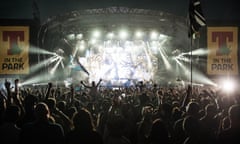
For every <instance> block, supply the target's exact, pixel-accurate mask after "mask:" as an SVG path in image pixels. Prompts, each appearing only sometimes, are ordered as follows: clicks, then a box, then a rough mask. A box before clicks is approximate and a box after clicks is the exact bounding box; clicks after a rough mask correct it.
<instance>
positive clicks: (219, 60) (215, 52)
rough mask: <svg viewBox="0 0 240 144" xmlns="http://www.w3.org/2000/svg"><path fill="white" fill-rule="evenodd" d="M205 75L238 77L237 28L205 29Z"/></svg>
mask: <svg viewBox="0 0 240 144" xmlns="http://www.w3.org/2000/svg"><path fill="white" fill-rule="evenodd" d="M207 37H208V39H207V40H208V41H207V46H208V59H207V73H208V74H209V75H238V55H237V54H238V50H237V49H238V28H237V27H208V28H207Z"/></svg>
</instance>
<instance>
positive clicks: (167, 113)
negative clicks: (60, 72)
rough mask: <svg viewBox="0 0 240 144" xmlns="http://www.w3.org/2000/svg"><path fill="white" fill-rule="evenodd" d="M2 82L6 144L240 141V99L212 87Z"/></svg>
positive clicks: (1, 136) (0, 111) (1, 125)
mask: <svg viewBox="0 0 240 144" xmlns="http://www.w3.org/2000/svg"><path fill="white" fill-rule="evenodd" d="M2 83H3V84H4V87H5V90H6V91H1V93H0V143H1V144H5V143H6V144H16V143H19V144H28V143H29V144H45V143H51V144H75V143H78V144H239V143H240V105H239V95H238V94H237V93H233V94H227V93H224V92H222V91H221V89H215V88H213V87H210V86H204V87H200V86H186V87H178V86H172V87H163V86H160V85H159V84H155V83H152V84H148V85H147V84H146V83H145V82H139V83H138V84H136V85H132V86H128V87H119V88H114V89H112V88H107V87H102V86H101V79H100V80H99V82H97V83H95V82H92V83H91V84H88V83H87V82H83V81H81V82H79V84H78V85H79V88H80V89H76V86H75V85H71V86H70V87H63V86H54V85H53V83H52V82H49V83H48V84H47V85H45V86H34V87H19V83H20V80H19V79H16V80H15V81H14V88H12V85H11V83H10V82H9V81H7V80H6V81H4V82H2Z"/></svg>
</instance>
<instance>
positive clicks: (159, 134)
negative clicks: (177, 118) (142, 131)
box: [148, 119, 170, 144]
mask: <svg viewBox="0 0 240 144" xmlns="http://www.w3.org/2000/svg"><path fill="white" fill-rule="evenodd" d="M148 143H149V144H170V138H169V136H168V130H167V128H166V125H165V124H164V123H163V121H162V120H161V119H156V120H154V121H153V125H152V130H151V132H150V135H149V138H148Z"/></svg>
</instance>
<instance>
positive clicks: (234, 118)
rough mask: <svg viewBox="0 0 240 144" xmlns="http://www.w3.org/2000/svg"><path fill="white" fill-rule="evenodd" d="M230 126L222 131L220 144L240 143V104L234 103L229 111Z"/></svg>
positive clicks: (219, 139) (219, 138)
mask: <svg viewBox="0 0 240 144" xmlns="http://www.w3.org/2000/svg"><path fill="white" fill-rule="evenodd" d="M228 115H229V120H230V127H229V128H227V129H225V130H223V131H222V132H220V134H219V136H218V144H239V143H240V105H237V104H236V105H233V106H231V107H230V108H229V111H228Z"/></svg>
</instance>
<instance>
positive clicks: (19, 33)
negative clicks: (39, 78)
mask: <svg viewBox="0 0 240 144" xmlns="http://www.w3.org/2000/svg"><path fill="white" fill-rule="evenodd" d="M28 51H29V27H28V26H0V66H1V67H0V74H28V73H29V53H28Z"/></svg>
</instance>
